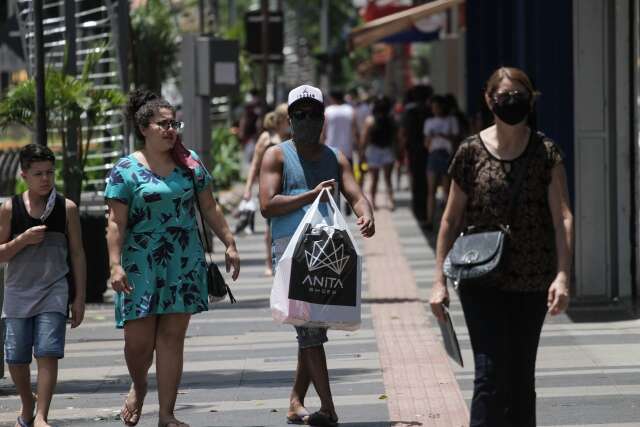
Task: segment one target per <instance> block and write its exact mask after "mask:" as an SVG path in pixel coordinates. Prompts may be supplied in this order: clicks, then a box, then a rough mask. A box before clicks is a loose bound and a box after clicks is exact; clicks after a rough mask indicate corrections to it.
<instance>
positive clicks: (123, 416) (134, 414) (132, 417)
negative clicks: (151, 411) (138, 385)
mask: <svg viewBox="0 0 640 427" xmlns="http://www.w3.org/2000/svg"><path fill="white" fill-rule="evenodd" d="M132 389H133V386H132ZM129 394H131V390H129ZM145 396H146V392H145V394H144V395H142V397H141V398H139V399H138V404H137V405H136V406H135V407H134V408H132V407H130V406H129V395H127V397H126V399H124V405H122V409H121V410H120V420H122V422H123V423H124V424H125V425H127V426H131V427H133V426H135V425H138V423H139V422H140V418H141V416H142V405H143V404H144V398H145ZM127 414H128V415H129V416H127Z"/></svg>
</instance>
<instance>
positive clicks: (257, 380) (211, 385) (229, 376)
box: [0, 363, 386, 426]
mask: <svg viewBox="0 0 640 427" xmlns="http://www.w3.org/2000/svg"><path fill="white" fill-rule="evenodd" d="M292 366H293V363H292ZM377 372H378V371H377V370H376V369H364V368H361V369H332V370H331V377H332V378H333V379H334V380H338V379H340V378H343V377H344V378H347V377H351V376H357V375H371V374H374V373H377ZM293 374H294V371H293V369H292V370H281V371H268V372H263V371H254V370H241V369H237V370H235V369H234V370H215V371H213V370H208V371H198V372H184V373H183V374H182V381H181V384H182V385H181V388H182V389H191V390H223V389H228V388H236V387H252V388H274V387H282V388H289V387H291V384H292V378H293ZM130 382H131V379H130V377H129V375H128V374H126V375H117V376H112V377H109V378H108V379H106V380H104V381H102V380H99V379H96V378H88V379H86V380H71V381H65V380H63V379H62V380H60V381H58V385H57V387H56V394H71V395H73V394H82V393H97V392H100V393H121V394H123V395H124V394H125V393H126V392H127V391H128V390H129V384H130ZM156 391H157V383H156V375H155V372H149V392H154V393H155V392H156ZM15 394H16V389H15V386H13V384H10V385H9V384H8V385H7V386H6V387H5V386H3V387H1V388H0V396H2V397H4V396H13V395H15ZM345 425H348V424H345ZM363 425H364V424H363ZM385 425H386V424H385ZM354 426H355V425H354Z"/></svg>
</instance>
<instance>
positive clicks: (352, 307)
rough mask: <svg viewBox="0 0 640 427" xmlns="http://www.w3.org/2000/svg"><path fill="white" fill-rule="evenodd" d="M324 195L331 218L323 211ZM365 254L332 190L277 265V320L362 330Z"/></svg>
mask: <svg viewBox="0 0 640 427" xmlns="http://www.w3.org/2000/svg"><path fill="white" fill-rule="evenodd" d="M323 195H326V196H327V198H328V202H327V204H328V207H329V213H330V214H329V215H328V216H327V217H325V216H323V215H322V213H321V212H320V203H323V202H321V201H320V200H321V198H322V196H323ZM361 286H362V253H361V252H360V249H359V248H358V245H357V243H356V241H355V239H354V238H353V235H352V234H351V231H349V227H348V225H347V222H346V221H345V219H344V217H343V216H342V214H341V213H340V210H339V209H338V206H337V205H336V202H335V200H334V199H333V197H332V196H331V193H330V192H329V190H328V189H325V190H323V191H322V192H321V193H320V195H319V196H318V197H317V198H316V200H315V201H314V202H313V204H312V205H311V207H310V208H309V210H308V211H307V212H306V214H305V216H304V218H303V219H302V221H301V222H300V225H298V228H297V229H296V232H295V234H294V235H293V237H292V238H291V240H290V241H289V244H288V245H287V248H286V249H285V251H284V253H283V255H282V257H281V258H280V260H279V261H278V265H277V268H276V275H275V278H274V281H273V287H272V288H271V313H272V316H273V318H274V320H276V321H277V322H280V323H288V324H292V325H296V326H307V327H328V328H333V329H342V330H348V331H353V330H356V329H358V328H359V327H360V291H361Z"/></svg>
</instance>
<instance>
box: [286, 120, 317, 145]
mask: <svg viewBox="0 0 640 427" xmlns="http://www.w3.org/2000/svg"><path fill="white" fill-rule="evenodd" d="M323 124H324V119H322V118H313V117H306V118H304V119H302V120H297V119H295V118H293V117H292V118H291V130H292V132H293V140H294V141H296V142H300V143H302V144H319V143H320V134H321V133H322V125H323Z"/></svg>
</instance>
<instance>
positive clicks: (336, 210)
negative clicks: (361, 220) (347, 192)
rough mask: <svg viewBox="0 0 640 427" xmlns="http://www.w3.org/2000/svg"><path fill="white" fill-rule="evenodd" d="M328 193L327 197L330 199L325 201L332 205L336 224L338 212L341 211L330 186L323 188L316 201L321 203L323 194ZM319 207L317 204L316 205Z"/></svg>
mask: <svg viewBox="0 0 640 427" xmlns="http://www.w3.org/2000/svg"><path fill="white" fill-rule="evenodd" d="M325 192H326V193H327V196H328V197H327V198H328V199H329V202H325V203H328V204H329V206H330V207H331V210H332V211H333V223H334V224H336V223H337V222H338V212H340V208H339V207H338V205H337V204H336V201H335V199H334V198H333V194H331V192H330V191H329V188H327V187H324V188H323V189H322V191H320V194H319V195H318V197H317V198H316V202H317V203H318V204H320V202H321V201H322V195H323V194H324V193H325ZM316 207H317V205H316Z"/></svg>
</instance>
